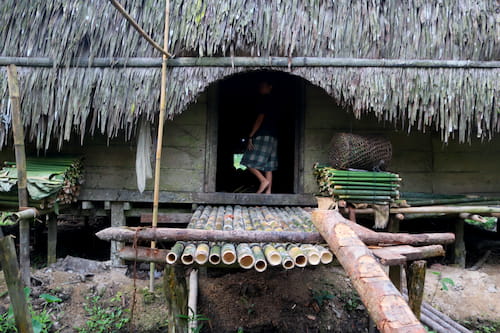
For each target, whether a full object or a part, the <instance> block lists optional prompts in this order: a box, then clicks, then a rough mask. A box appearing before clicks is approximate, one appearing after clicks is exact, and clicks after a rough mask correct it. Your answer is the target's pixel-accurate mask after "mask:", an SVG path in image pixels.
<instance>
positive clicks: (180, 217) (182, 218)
mask: <svg viewBox="0 0 500 333" xmlns="http://www.w3.org/2000/svg"><path fill="white" fill-rule="evenodd" d="M192 215H193V214H190V213H158V223H179V224H184V223H189V221H190V220H191V216H192ZM152 221H153V214H151V213H146V214H141V223H149V224H151V222H152Z"/></svg>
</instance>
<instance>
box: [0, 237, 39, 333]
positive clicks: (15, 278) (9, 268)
mask: <svg viewBox="0 0 500 333" xmlns="http://www.w3.org/2000/svg"><path fill="white" fill-rule="evenodd" d="M0 264H1V265H2V270H3V273H4V275H5V282H7V288H8V291H9V297H10V303H11V304H12V308H13V310H14V318H15V320H16V327H17V329H18V330H19V332H20V333H33V327H32V323H31V315H30V312H29V310H28V304H27V302H26V298H25V296H24V290H23V286H22V283H20V282H21V280H20V279H19V273H20V272H19V267H18V265H17V258H16V250H15V247H14V241H13V240H12V237H3V234H2V232H1V230H0Z"/></svg>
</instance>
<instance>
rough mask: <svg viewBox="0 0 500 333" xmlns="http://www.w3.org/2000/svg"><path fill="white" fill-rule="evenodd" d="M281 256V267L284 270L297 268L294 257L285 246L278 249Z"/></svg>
mask: <svg viewBox="0 0 500 333" xmlns="http://www.w3.org/2000/svg"><path fill="white" fill-rule="evenodd" d="M276 249H277V250H278V252H279V254H280V256H281V266H283V268H284V269H292V268H294V267H295V262H294V261H293V259H292V257H290V255H289V254H288V252H287V250H286V249H285V248H284V247H283V246H278V247H277V248H276Z"/></svg>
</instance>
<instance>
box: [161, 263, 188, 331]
mask: <svg viewBox="0 0 500 333" xmlns="http://www.w3.org/2000/svg"><path fill="white" fill-rule="evenodd" d="M186 282H187V281H186V270H185V269H184V267H183V266H180V265H165V272H164V275H163V291H164V293H165V300H166V303H167V304H166V305H167V309H168V313H167V316H168V318H167V319H168V333H187V332H188V327H187V326H188V325H187V320H186V319H185V318H186V316H187V315H188V308H187V305H188V288H187V283H186Z"/></svg>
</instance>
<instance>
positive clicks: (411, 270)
mask: <svg viewBox="0 0 500 333" xmlns="http://www.w3.org/2000/svg"><path fill="white" fill-rule="evenodd" d="M425 270H426V262H425V260H417V261H414V262H412V263H408V264H407V265H406V285H407V286H408V304H409V305H410V308H411V310H412V311H413V313H414V314H415V316H416V317H417V318H418V319H419V320H420V311H421V308H422V300H423V298H424V286H425Z"/></svg>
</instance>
